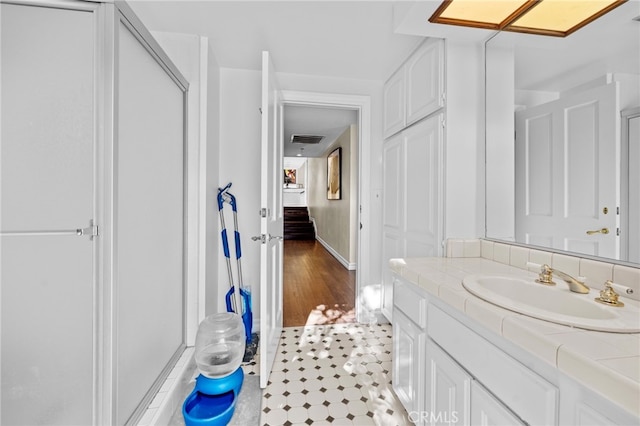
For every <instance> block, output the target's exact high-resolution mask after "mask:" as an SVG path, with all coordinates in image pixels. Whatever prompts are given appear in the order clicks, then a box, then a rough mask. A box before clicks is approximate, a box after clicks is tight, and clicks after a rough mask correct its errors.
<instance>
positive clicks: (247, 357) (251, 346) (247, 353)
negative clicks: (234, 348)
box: [242, 333, 260, 362]
mask: <svg viewBox="0 0 640 426" xmlns="http://www.w3.org/2000/svg"><path fill="white" fill-rule="evenodd" d="M259 341H260V336H259V335H258V333H251V343H247V344H246V346H245V348H244V358H242V362H249V361H251V360H252V359H253V357H254V356H256V353H258V342H259Z"/></svg>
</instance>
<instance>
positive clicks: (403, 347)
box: [392, 277, 427, 415]
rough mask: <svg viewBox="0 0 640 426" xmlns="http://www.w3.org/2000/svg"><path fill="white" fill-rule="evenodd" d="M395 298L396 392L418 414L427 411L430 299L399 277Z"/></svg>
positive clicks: (394, 351)
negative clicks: (427, 324) (427, 326)
mask: <svg viewBox="0 0 640 426" xmlns="http://www.w3.org/2000/svg"><path fill="white" fill-rule="evenodd" d="M393 294H394V297H393V300H394V304H393V311H394V313H393V317H394V321H393V355H392V360H393V373H392V374H393V390H394V391H395V392H396V395H398V398H399V399H400V401H401V402H402V405H403V406H404V407H405V408H406V410H407V412H409V413H413V412H416V413H418V412H421V411H423V409H424V408H423V401H424V395H425V393H424V392H425V367H426V362H425V345H426V341H427V333H426V320H427V316H426V315H427V312H426V311H427V298H426V295H425V294H424V293H423V292H421V291H420V290H419V289H417V288H416V287H415V286H412V285H411V284H409V283H407V282H406V281H404V280H402V279H400V278H398V277H395V279H394V293H393ZM410 415H411V414H410Z"/></svg>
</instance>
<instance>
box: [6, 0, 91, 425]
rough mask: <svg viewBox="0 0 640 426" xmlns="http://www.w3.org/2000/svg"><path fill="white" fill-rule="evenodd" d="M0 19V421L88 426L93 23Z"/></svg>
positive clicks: (71, 18)
mask: <svg viewBox="0 0 640 426" xmlns="http://www.w3.org/2000/svg"><path fill="white" fill-rule="evenodd" d="M86 7H87V8H91V7H92V6H86ZM0 16H1V23H0V29H1V37H0V39H1V40H2V45H1V48H0V51H1V55H2V73H1V76H2V80H1V83H0V84H1V85H2V87H1V89H2V97H1V99H2V101H1V102H2V105H1V111H2V116H1V122H2V126H1V128H2V133H1V144H0V147H1V152H0V159H1V164H0V173H1V177H0V181H1V185H2V187H1V191H0V205H1V216H0V219H1V221H0V231H1V232H2V237H0V243H1V245H0V261H1V262H0V263H1V264H0V292H1V294H2V295H1V298H0V299H1V308H0V309H1V311H0V312H1V319H0V323H1V328H2V330H1V333H0V348H1V354H0V361H1V365H2V368H1V372H0V378H1V382H2V390H1V392H0V394H1V400H0V413H1V416H0V423H1V424H4V425H21V424H27V425H43V424H46V425H71V424H82V425H86V424H92V423H93V402H94V397H93V396H94V394H93V389H94V387H93V386H94V380H95V377H94V343H93V342H94V327H95V323H94V318H95V317H94V269H93V268H94V266H93V259H94V249H93V247H94V241H92V240H91V239H90V238H89V237H88V236H78V235H75V234H74V233H73V232H68V233H67V234H66V235H64V233H57V231H73V230H74V229H77V228H84V227H87V226H88V225H89V221H90V220H91V219H92V218H94V211H93V204H94V190H93V187H94V172H93V164H94V99H93V93H94V80H93V77H94V68H93V66H94V62H93V61H94V42H95V37H94V34H95V28H94V22H95V21H94V14H93V13H92V12H90V11H77V10H70V9H66V10H65V9H53V8H47V7H34V6H25V5H13V4H1V5H0ZM16 233H17V234H16ZM8 234H9V235H8ZM61 234H62V235H61Z"/></svg>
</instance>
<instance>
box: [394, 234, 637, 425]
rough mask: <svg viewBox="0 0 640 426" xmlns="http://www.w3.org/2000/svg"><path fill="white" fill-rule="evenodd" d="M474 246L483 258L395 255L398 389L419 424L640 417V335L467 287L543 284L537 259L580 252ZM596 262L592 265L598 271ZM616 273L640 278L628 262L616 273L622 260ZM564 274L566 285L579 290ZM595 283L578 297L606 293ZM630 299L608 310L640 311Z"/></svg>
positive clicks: (617, 421)
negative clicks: (495, 282)
mask: <svg viewBox="0 0 640 426" xmlns="http://www.w3.org/2000/svg"><path fill="white" fill-rule="evenodd" d="M471 247H472V249H471V250H469V251H468V250H461V253H460V255H461V256H462V255H463V254H462V252H463V251H467V253H466V254H467V255H470V256H474V257H446V258H442V257H434V258H414V259H393V260H391V262H390V268H391V270H392V277H393V334H394V349H393V360H394V362H393V387H394V390H395V392H396V393H397V395H398V397H399V398H400V400H401V401H402V403H403V405H404V406H405V408H406V409H407V411H408V413H409V416H410V418H411V419H412V420H413V421H415V422H416V424H472V425H474V424H509V425H515V424H531V425H631V424H639V423H640V371H639V366H640V334H638V333H610V332H603V331H590V330H585V329H580V328H573V327H569V326H566V325H560V324H556V323H552V322H548V321H543V320H539V319H535V318H532V317H529V316H525V315H522V314H519V313H517V312H514V311H511V310H507V309H503V308H501V307H498V306H496V305H494V304H491V303H488V302H485V301H484V300H483V299H481V298H479V297H477V296H475V295H473V294H472V293H470V292H469V291H467V290H466V289H465V288H464V287H463V285H462V280H463V278H464V277H466V276H470V275H474V274H475V275H483V274H485V275H494V276H498V275H500V276H509V277H516V278H519V279H525V280H530V281H533V280H534V279H535V278H536V277H537V274H536V273H535V272H531V271H528V270H527V269H526V266H525V265H526V262H527V261H529V260H532V261H543V262H544V263H549V264H551V263H552V262H553V260H554V259H553V256H557V258H556V259H555V260H556V263H562V262H564V263H565V264H566V265H567V266H570V265H579V264H580V259H576V260H575V262H577V263H574V260H573V259H571V258H569V257H568V256H564V255H555V254H552V253H546V252H541V251H536V250H529V249H525V248H522V247H516V246H509V245H505V244H499V243H493V242H489V241H478V240H476V241H475V242H473V243H472V246H471ZM448 252H449V253H448V254H449V255H452V253H451V250H448ZM589 262H593V261H585V263H584V265H585V269H588V268H594V265H592V264H591V263H589ZM558 268H559V267H558ZM598 268H601V269H603V268H604V269H605V270H608V269H607V268H608V265H606V264H603V265H596V266H595V269H598ZM569 269H571V268H569ZM595 269H594V270H595ZM611 272H612V274H613V275H614V276H617V277H618V278H615V277H614V279H618V280H619V278H620V277H623V276H631V277H632V278H633V277H635V278H634V279H636V280H637V278H638V275H637V273H640V272H638V271H637V270H634V268H628V267H621V269H619V270H616V272H618V274H617V275H616V273H615V272H614V266H611ZM594 275H597V274H595V273H594ZM587 278H588V277H587ZM556 281H558V284H557V287H558V289H557V290H556V291H565V288H566V291H567V292H568V291H569V289H568V287H567V286H565V285H564V283H561V282H560V280H559V279H557V280H556ZM638 281H640V280H638ZM587 282H588V284H589V285H590V286H591V287H592V289H591V293H590V294H589V295H578V294H575V295H576V297H590V298H591V299H593V296H594V295H595V296H597V295H598V293H599V291H600V289H601V288H602V287H600V288H596V286H597V284H596V282H592V281H589V280H588V281H587ZM601 284H602V283H601ZM637 284H638V282H635V281H634V282H633V283H631V284H626V285H632V286H635V285H637ZM635 290H636V294H637V289H635ZM550 294H552V293H550ZM585 300H586V299H585ZM624 303H625V305H626V306H625V307H623V308H617V307H608V306H605V307H603V308H606V309H612V310H616V309H630V310H632V311H635V312H640V311H638V306H639V303H638V301H637V300H631V299H629V298H624ZM633 318H636V317H635V316H634V317H633ZM637 320H638V322H639V323H640V315H638V316H637Z"/></svg>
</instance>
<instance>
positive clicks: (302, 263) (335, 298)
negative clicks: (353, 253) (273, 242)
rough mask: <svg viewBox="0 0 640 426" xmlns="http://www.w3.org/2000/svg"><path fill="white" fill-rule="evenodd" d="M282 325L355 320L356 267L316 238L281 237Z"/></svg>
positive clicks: (319, 323)
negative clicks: (282, 258)
mask: <svg viewBox="0 0 640 426" xmlns="http://www.w3.org/2000/svg"><path fill="white" fill-rule="evenodd" d="M283 281H284V283H283V286H284V289H283V290H284V291H283V292H284V296H283V299H284V302H283V303H284V305H283V316H284V318H283V325H284V326H285V327H295V326H302V325H321V324H336V323H346V322H355V281H356V273H355V271H349V270H348V269H346V268H345V267H344V266H343V265H342V264H341V263H340V262H338V260H337V259H336V258H335V257H333V256H332V255H331V254H330V253H329V252H328V251H327V250H326V249H325V248H324V247H323V246H322V245H321V244H320V243H318V242H317V241H315V240H312V241H300V240H285V241H284V277H283Z"/></svg>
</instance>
